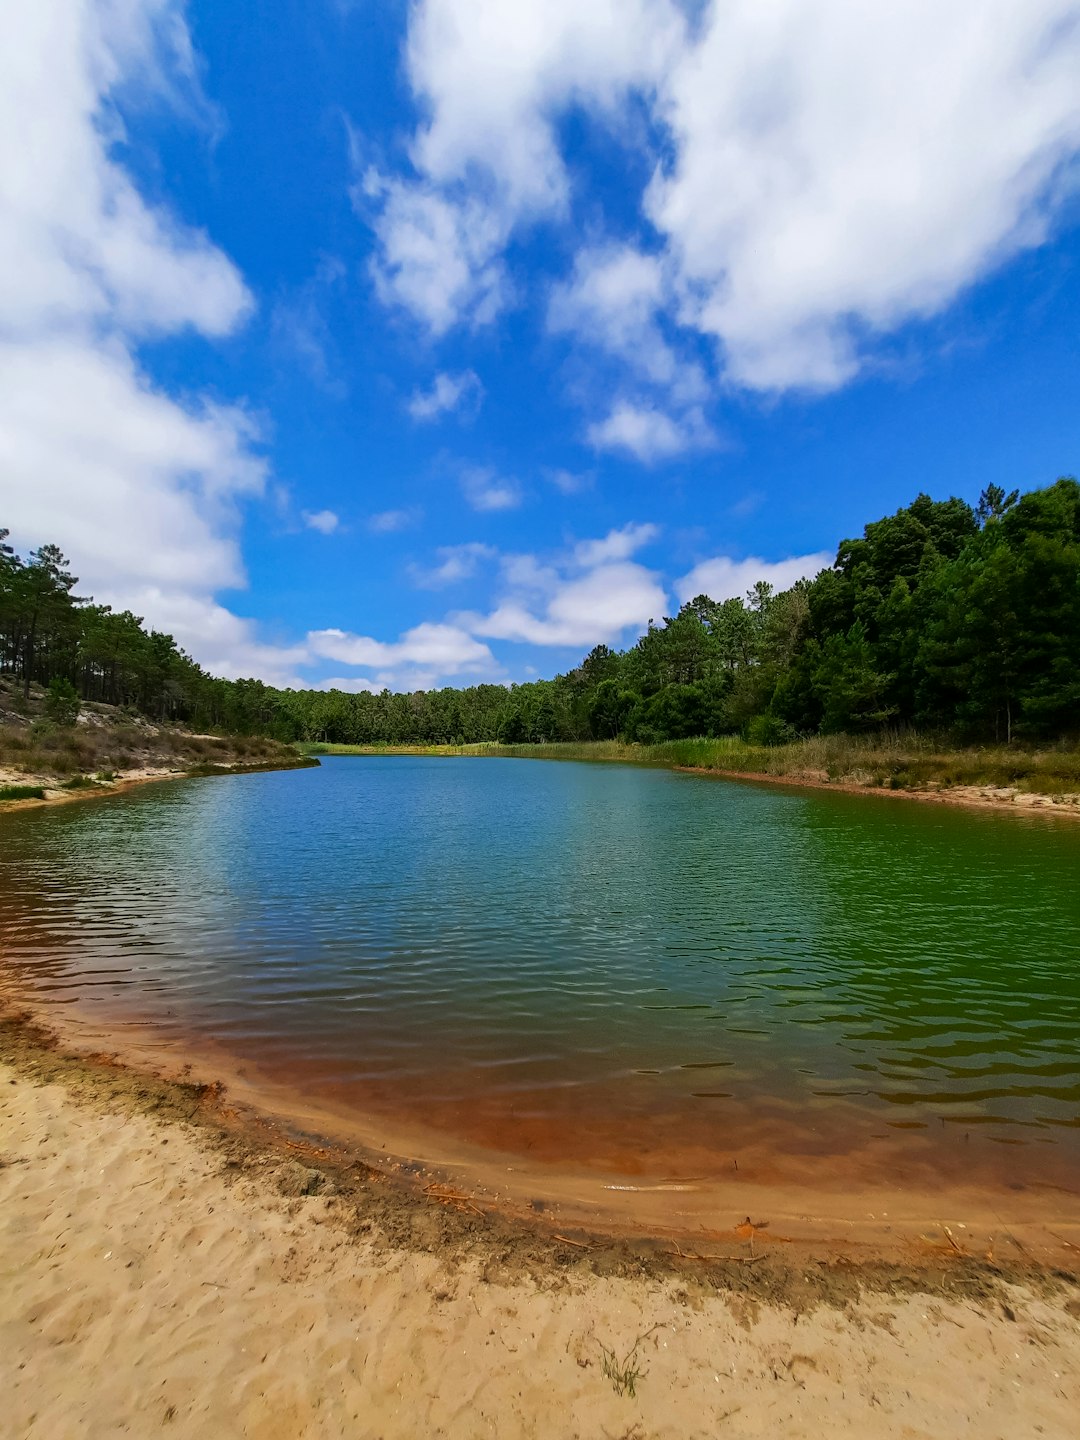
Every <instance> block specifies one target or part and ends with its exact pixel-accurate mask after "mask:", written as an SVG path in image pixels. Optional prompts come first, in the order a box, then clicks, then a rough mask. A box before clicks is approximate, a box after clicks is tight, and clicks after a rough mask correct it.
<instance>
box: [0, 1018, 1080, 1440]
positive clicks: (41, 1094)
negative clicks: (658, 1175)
mask: <svg viewBox="0 0 1080 1440" xmlns="http://www.w3.org/2000/svg"><path fill="white" fill-rule="evenodd" d="M7 1053H8V1057H9V1062H10V1063H5V1064H0V1272H2V1274H3V1277H4V1282H3V1296H4V1303H3V1313H2V1318H0V1327H2V1330H0V1382H2V1385H3V1396H4V1402H3V1420H2V1422H0V1429H2V1430H3V1433H5V1434H11V1435H13V1436H15V1435H17V1436H26V1437H48V1440H59V1437H68V1436H71V1437H75V1436H79V1437H82V1436H113V1435H116V1434H122V1433H128V1434H133V1435H149V1434H157V1433H159V1431H160V1432H161V1433H164V1434H169V1435H176V1436H199V1437H210V1436H257V1437H267V1440H272V1437H282V1440H286V1437H288V1440H294V1437H307V1436H319V1437H323V1436H325V1437H337V1436H349V1437H368V1436H372V1437H374V1436H380V1437H383V1440H391V1437H406V1436H408V1437H412V1436H420V1435H423V1436H452V1437H472V1436H481V1435H488V1434H490V1435H498V1436H500V1437H516V1436H544V1437H548V1436H560V1437H562V1436H566V1437H573V1436H580V1437H583V1440H584V1437H589V1440H592V1437H601V1436H605V1435H607V1436H613V1437H627V1440H629V1437H635V1440H645V1437H661V1436H665V1437H676V1436H677V1437H698V1436H701V1437H705V1436H709V1437H713V1436H729V1435H730V1436H735V1437H739V1436H746V1437H750V1436H770V1437H771V1436H776V1435H783V1436H785V1437H797V1436H807V1437H810V1436H813V1437H818V1436H824V1435H829V1436H831V1437H845V1436H851V1437H855V1436H858V1437H866V1436H874V1437H879V1436H880V1437H893V1436H895V1437H905V1440H915V1437H922V1436H927V1437H930V1436H932V1437H935V1440H948V1437H953V1436H956V1437H959V1436H968V1435H973V1436H974V1435H978V1436H979V1437H994V1436H1001V1437H1009V1440H1022V1437H1026V1436H1032V1437H1034V1436H1043V1437H1048V1440H1056V1437H1062V1440H1064V1437H1069V1440H1072V1437H1074V1436H1075V1434H1076V1417H1077V1415H1078V1414H1080V1285H1078V1284H1077V1282H1076V1279H1075V1277H1071V1275H1070V1269H1069V1268H1066V1267H1056V1268H1054V1269H1046V1268H1044V1267H1039V1266H1026V1265H1025V1264H1024V1263H1023V1260H1022V1257H1021V1258H1020V1259H1019V1260H1018V1259H1016V1258H1010V1260H1009V1261H1008V1262H1007V1263H1006V1262H1005V1261H1000V1262H999V1263H995V1264H993V1265H988V1264H986V1263H985V1261H984V1260H980V1261H978V1262H976V1261H975V1260H974V1259H973V1258H967V1257H961V1256H959V1255H951V1256H950V1255H948V1254H945V1255H943V1256H941V1257H939V1258H938V1259H936V1260H934V1261H930V1260H927V1261H926V1262H925V1263H924V1264H923V1265H922V1266H921V1267H915V1268H913V1267H911V1266H907V1267H897V1266H892V1267H889V1266H879V1267H873V1266H865V1267H862V1266H856V1265H851V1264H844V1263H836V1262H835V1261H830V1260H828V1259H823V1260H820V1261H814V1260H813V1259H812V1258H810V1257H809V1256H803V1257H801V1258H800V1259H799V1260H798V1261H797V1262H795V1263H794V1264H793V1257H791V1256H788V1257H783V1256H778V1255H774V1254H772V1253H769V1241H768V1236H767V1234H763V1235H761V1236H759V1239H758V1247H759V1253H761V1252H764V1253H763V1258H762V1259H761V1261H760V1263H755V1264H752V1265H751V1264H744V1265H738V1264H736V1265H729V1266H717V1265H713V1264H702V1263H698V1262H693V1261H689V1262H686V1263H685V1264H684V1263H683V1262H681V1261H680V1260H679V1259H678V1257H677V1256H675V1255H672V1254H670V1253H669V1254H668V1255H666V1256H654V1257H653V1258H651V1259H650V1257H649V1256H648V1255H647V1254H643V1253H641V1252H640V1251H635V1250H634V1249H633V1248H632V1247H622V1248H620V1247H618V1246H616V1247H614V1248H612V1249H609V1250H605V1251H603V1252H593V1251H590V1250H587V1249H581V1248H579V1247H578V1246H576V1245H570V1244H568V1243H566V1242H565V1241H563V1240H560V1239H559V1238H558V1236H557V1235H553V1234H552V1233H551V1232H550V1230H548V1231H545V1230H543V1229H542V1228H540V1227H537V1229H536V1230H535V1232H533V1233H532V1234H529V1233H528V1232H526V1231H523V1230H521V1229H520V1227H519V1228H515V1227H514V1225H513V1224H510V1223H508V1222H506V1223H504V1222H501V1221H499V1220H498V1218H497V1217H493V1216H489V1215H480V1214H478V1213H473V1211H472V1210H470V1209H469V1207H468V1205H467V1204H465V1203H461V1202H454V1201H448V1200H446V1199H440V1197H439V1195H438V1194H437V1193H436V1194H429V1195H427V1196H424V1195H416V1194H413V1195H412V1196H404V1195H402V1196H400V1197H397V1196H395V1194H394V1193H392V1189H393V1187H392V1186H391V1185H390V1183H389V1182H388V1181H385V1180H384V1179H382V1178H381V1177H379V1176H378V1175H376V1174H370V1173H368V1174H366V1175H364V1176H363V1177H361V1179H360V1180H359V1181H358V1182H357V1184H356V1185H352V1184H350V1183H347V1182H346V1179H345V1177H343V1176H341V1175H340V1174H339V1175H335V1172H334V1171H333V1170H332V1169H325V1168H323V1169H320V1168H319V1164H318V1157H317V1156H313V1155H312V1154H310V1153H304V1152H302V1151H299V1150H296V1151H294V1152H293V1153H292V1154H290V1153H289V1151H288V1150H287V1149H284V1150H283V1149H281V1148H280V1147H278V1148H273V1147H267V1146H264V1145H260V1144H258V1143H255V1142H254V1141H252V1140H251V1138H250V1137H245V1136H243V1135H242V1134H239V1133H236V1132H230V1130H229V1128H228V1126H227V1125H224V1124H218V1122H217V1120H215V1121H214V1122H213V1123H207V1124H203V1123H201V1122H202V1117H203V1114H204V1112H206V1111H207V1110H208V1109H212V1108H213V1106H212V1101H213V1097H212V1096H209V1097H208V1096H207V1094H206V1092H203V1091H199V1090H196V1089H194V1088H190V1089H187V1090H185V1089H184V1088H183V1087H180V1086H176V1085H172V1086H169V1085H164V1084H161V1083H160V1082H156V1081H153V1080H149V1079H147V1080H146V1081H145V1083H143V1082H140V1081H139V1079H138V1077H135V1076H132V1075H131V1074H130V1073H125V1072H121V1071H116V1072H110V1069H109V1067H108V1066H102V1065H98V1066H97V1067H96V1069H95V1067H94V1066H93V1065H92V1064H90V1065H86V1064H84V1063H83V1062H82V1061H71V1062H60V1061H57V1062H55V1063H53V1062H48V1061H47V1060H45V1061H43V1060H42V1059H41V1055H42V1054H44V1053H45V1052H34V1050H33V1048H32V1047H31V1046H28V1045H25V1044H24V1045H23V1046H22V1047H21V1049H17V1053H14V1054H13V1052H12V1050H11V1048H10V1047H9V1048H8V1052H7ZM35 1054H36V1055H37V1058H36V1059H35ZM297 1157H298V1158H297ZM605 1271H606V1272H607V1273H598V1272H605ZM639 1337H643V1338H639ZM605 1347H606V1353H607V1354H608V1356H609V1357H610V1356H611V1355H613V1356H614V1361H615V1363H614V1364H612V1363H611V1362H610V1358H609V1362H608V1363H607V1364H605ZM613 1372H614V1373H613ZM633 1372H637V1373H636V1375H634V1380H633V1385H632V1389H633V1391H634V1393H633V1394H632V1395H631V1394H629V1393H622V1394H619V1393H617V1391H618V1390H619V1389H620V1388H621V1389H623V1390H624V1392H625V1391H627V1390H628V1389H629V1388H631V1387H630V1385H629V1383H628V1377H629V1375H630V1374H631V1373H633ZM620 1381H621V1383H620Z"/></svg>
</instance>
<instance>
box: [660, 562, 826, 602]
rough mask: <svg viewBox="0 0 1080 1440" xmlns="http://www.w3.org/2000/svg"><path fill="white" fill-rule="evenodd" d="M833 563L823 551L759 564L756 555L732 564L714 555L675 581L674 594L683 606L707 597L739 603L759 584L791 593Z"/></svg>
mask: <svg viewBox="0 0 1080 1440" xmlns="http://www.w3.org/2000/svg"><path fill="white" fill-rule="evenodd" d="M832 563H833V554H832V552H831V551H826V550H819V551H817V552H815V553H814V554H812V555H791V556H789V557H788V558H787V559H786V560H762V559H760V558H759V557H758V556H756V555H750V556H748V557H747V558H746V559H745V560H734V559H732V557H731V556H730V555H716V556H714V557H713V558H712V559H711V560H702V561H701V562H700V564H697V565H695V566H694V568H693V569H692V570H691V571H690V572H689V574H687V575H683V576H681V578H680V579H678V580H676V581H675V593H676V595H678V597H679V600H680V601H681V602H682V603H684V604H685V602H686V601H687V600H692V599H693V598H694V596H695V595H708V596H709V598H710V599H712V600H732V599H736V598H740V599H741V598H742V597H743V596H745V594H746V592H747V591H748V590H750V589H752V588H753V586H754V585H756V584H757V582H758V581H759V580H764V581H766V582H767V583H768V584H770V585H771V586H772V587H773V589H774V590H790V589H791V587H792V585H794V584H795V581H796V580H803V579H813V577H814V576H815V575H817V574H818V572H819V571H821V570H825V569H827V568H828V567H829V566H830V565H831V564H832Z"/></svg>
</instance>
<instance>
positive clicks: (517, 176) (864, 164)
mask: <svg viewBox="0 0 1080 1440" xmlns="http://www.w3.org/2000/svg"><path fill="white" fill-rule="evenodd" d="M688 8H689V7H686V6H680V5H676V4H675V3H665V0H627V3H616V0H518V3H517V4H515V5H513V6H505V5H495V4H480V5H478V4H475V3H473V0H418V3H417V4H416V5H415V6H414V7H413V8H412V10H411V12H410V22H409V33H408V41H407V49H406V62H407V73H408V77H409V81H410V83H411V86H412V89H413V92H414V94H415V96H416V99H417V101H418V104H419V106H420V108H421V111H422V114H423V119H422V121H421V123H420V124H419V126H418V127H417V129H416V131H415V132H414V134H413V136H412V142H411V146H410V150H409V158H410V164H411V169H410V171H409V173H407V174H404V175H400V176H396V177H393V178H390V179H386V178H380V179H378V180H377V181H372V182H371V183H370V184H369V186H368V190H369V200H370V203H371V204H372V205H373V207H374V221H373V223H374V225H375V229H376V235H377V239H378V242H379V260H378V266H379V275H380V284H381V286H382V291H383V294H384V296H385V297H386V298H388V299H391V300H393V301H394V303H397V304H401V305H404V306H406V307H408V308H410V309H412V310H413V311H414V312H415V313H416V314H417V315H418V316H419V317H420V318H421V319H423V320H424V321H426V323H427V324H428V325H429V326H430V327H431V328H432V329H434V330H437V331H439V332H442V331H445V330H447V329H449V328H450V327H451V326H452V325H453V324H455V323H457V322H459V321H461V320H465V321H467V322H469V323H473V324H475V323H479V322H480V321H482V320H483V319H485V318H491V317H492V316H493V315H494V314H495V313H496V312H497V311H498V309H499V308H500V306H502V305H504V304H505V303H507V301H508V298H509V295H510V290H509V286H508V281H507V278H506V269H505V266H506V253H507V250H508V247H509V245H510V243H511V241H512V240H513V238H514V237H515V235H517V234H520V233H521V232H522V231H523V230H525V229H526V228H528V227H531V226H534V225H536V224H537V223H538V222H541V221H543V222H545V223H555V224H560V223H566V222H567V221H568V220H569V219H570V217H571V215H572V208H571V207H572V203H573V201H574V199H575V194H574V186H575V184H576V183H579V182H578V180H577V179H576V178H575V179H574V180H572V179H571V174H570V171H569V169H568V167H567V164H566V157H565V155H564V153H563V151H562V148H561V134H562V131H561V128H560V127H561V124H562V122H563V121H564V120H565V118H566V117H567V115H568V114H570V113H571V112H572V111H575V112H578V113H580V112H582V111H584V112H585V113H587V114H588V115H589V116H590V117H591V118H592V119H593V120H595V121H598V122H599V123H601V124H607V125H609V126H610V127H611V128H612V129H613V131H614V132H615V133H617V134H618V133H622V134H624V135H630V136H633V142H632V143H633V144H634V146H635V148H636V153H635V155H634V157H633V158H634V160H635V163H636V164H638V165H640V161H641V160H642V158H644V159H645V160H646V162H647V163H650V162H651V168H652V178H651V181H650V182H649V183H648V184H647V185H646V187H645V189H644V191H643V193H642V194H641V197H640V209H639V215H638V220H639V222H640V233H641V234H648V235H650V237H651V240H650V245H649V249H648V253H646V252H645V251H643V250H641V249H640V248H639V247H637V246H635V244H634V243H619V244H615V243H614V242H611V241H606V240H603V239H601V240H600V241H599V242H598V241H597V239H596V237H595V236H594V235H590V236H589V238H588V239H587V241H586V242H585V243H584V244H583V245H581V246H580V247H579V250H578V253H577V255H576V256H575V259H574V261H573V265H572V270H571V273H570V274H569V276H567V277H566V278H565V279H564V280H563V281H561V282H560V283H559V284H558V285H557V286H556V287H555V290H554V293H553V295H552V299H551V305H550V309H549V321H550V324H551V326H552V328H553V329H554V330H556V331H560V332H568V333H573V334H574V335H575V337H577V338H578V339H579V340H580V339H584V340H585V342H586V343H588V344H590V345H593V346H595V347H597V348H602V349H604V350H605V351H607V352H609V353H612V354H616V353H617V354H618V355H619V356H620V357H621V358H622V361H623V363H624V364H625V366H626V368H627V371H628V372H629V373H630V374H632V375H634V376H636V378H637V379H638V381H640V383H641V384H642V385H643V386H645V387H646V388H645V390H644V392H643V393H641V394H638V393H636V392H634V391H633V390H632V389H629V388H627V389H626V390H625V400H624V401H623V402H622V403H621V404H618V405H617V406H616V407H615V409H614V410H613V411H612V412H611V413H610V414H609V416H608V417H607V419H606V420H600V421H598V422H597V423H596V425H594V427H593V429H592V431H591V432H590V433H591V435H592V438H593V442H594V443H597V444H600V445H604V444H607V443H608V442H609V441H610V442H611V443H613V444H615V445H616V446H618V447H619V448H622V449H624V450H627V451H629V452H630V453H632V454H637V455H640V456H641V457H642V458H644V459H650V458H651V459H659V458H664V457H665V456H670V455H673V454H677V453H678V452H679V450H680V449H683V448H686V447H685V439H686V436H687V434H688V433H690V432H691V431H694V430H696V431H697V432H698V433H699V434H700V432H701V428H702V424H703V421H702V420H701V419H700V417H699V418H698V419H697V420H696V421H695V422H694V424H693V425H691V426H690V427H689V431H688V428H687V424H686V417H685V414H684V413H683V411H685V409H686V407H688V406H690V407H692V406H694V405H698V404H701V403H703V400H702V396H701V394H700V392H701V391H702V387H703V386H704V385H705V384H706V383H711V385H712V388H713V392H714V393H716V391H717V389H718V387H719V386H720V385H722V384H723V383H735V384H738V385H741V386H744V387H749V388H751V389H756V390H762V391H780V390H785V389H791V388H802V389H810V390H828V389H832V388H835V387H837V386H840V385H843V384H844V383H845V382H847V381H848V380H850V379H851V378H852V377H853V376H855V375H856V374H857V373H859V371H860V369H862V368H863V367H864V366H865V365H866V364H867V363H868V362H872V360H873V358H874V354H875V343H876V342H877V341H878V340H879V339H880V338H881V337H883V336H887V335H888V334H890V333H891V332H894V331H895V330H897V329H898V328H899V327H900V326H902V325H904V324H905V323H906V322H908V321H910V320H912V319H918V318H922V317H927V316H930V315H934V314H936V313H938V312H940V311H941V310H943V309H944V308H945V307H946V306H948V305H949V304H950V303H951V302H952V301H954V300H955V299H956V297H957V296H958V295H959V294H960V293H961V292H962V291H963V290H964V289H965V287H967V286H970V285H971V284H972V283H974V282H976V281H978V280H979V279H980V278H982V277H984V276H985V275H987V274H988V273H989V272H990V271H992V270H993V269H994V268H995V267H996V266H999V265H1000V264H1002V263H1003V262H1004V261H1005V260H1007V259H1008V258H1009V257H1010V256H1012V255H1014V254H1016V253H1017V252H1018V251H1019V250H1021V249H1023V248H1025V247H1029V246H1032V245H1037V244H1039V243H1041V242H1042V241H1043V240H1044V239H1045V238H1046V236H1047V234H1048V231H1049V230H1050V228H1051V227H1052V225H1053V223H1054V219H1055V216H1056V214H1057V213H1058V211H1059V209H1060V205H1061V203H1062V201H1063V199H1064V198H1065V197H1066V196H1067V195H1068V194H1069V193H1070V191H1071V190H1072V189H1073V188H1074V186H1075V179H1076V174H1077V167H1076V166H1075V165H1074V164H1071V162H1073V161H1075V158H1076V155H1077V151H1078V150H1080V90H1078V87H1077V85H1076V83H1075V79H1076V75H1077V73H1078V72H1080V5H1078V4H1077V0H1029V3H1027V4H1025V5H1023V6H1020V5H1016V4H1015V3H1014V0H958V3H956V4H952V5H947V6H942V5H940V4H938V3H935V0H906V3H904V4H899V3H885V4H878V5H863V6H858V5H851V4H850V3H848V0H776V3H774V4H771V5H767V6H762V5H760V4H755V3H753V0H726V3H723V4H720V3H716V0H713V3H705V4H703V5H701V6H696V7H694V16H693V23H690V22H689V21H688V19H687V17H686V12H687V10H688ZM642 110H644V112H645V114H646V115H647V117H648V124H646V125H645V126H642V125H640V124H630V123H628V117H630V116H631V114H635V115H636V114H640V113H641V111H642ZM620 126H621V129H620ZM649 145H652V147H653V150H652V153H651V155H650V154H649V153H648V146H649ZM643 148H644V150H645V154H644V156H643V155H642V149H643ZM577 176H583V177H585V183H587V169H585V168H584V167H581V166H579V167H578V168H577V170H576V171H575V177H577ZM581 198H584V199H585V200H586V201H589V200H590V199H591V198H592V197H590V196H589V195H588V194H587V192H586V193H585V194H584V195H583V196H582V197H581ZM594 208H595V207H594ZM661 322H662V323H661ZM703 343H704V344H705V346H706V347H707V348H708V349H711V352H712V355H713V357H714V367H715V368H714V373H713V376H712V379H711V382H708V381H707V377H706V374H705V371H704V369H703V367H702V364H701V362H700V359H699V358H698V357H697V355H696V354H695V350H696V349H697V348H699V347H701V346H702V344H703ZM649 387H652V390H653V391H655V390H660V391H663V392H664V393H665V394H666V395H667V396H668V397H669V398H668V399H667V400H664V399H663V398H662V397H661V396H660V395H659V394H656V393H651V391H650V388H649Z"/></svg>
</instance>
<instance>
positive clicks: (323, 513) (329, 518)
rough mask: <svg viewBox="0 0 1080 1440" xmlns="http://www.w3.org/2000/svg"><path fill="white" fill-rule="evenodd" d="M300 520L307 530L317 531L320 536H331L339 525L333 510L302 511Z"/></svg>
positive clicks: (339, 522)
mask: <svg viewBox="0 0 1080 1440" xmlns="http://www.w3.org/2000/svg"><path fill="white" fill-rule="evenodd" d="M301 519H302V520H303V522H304V524H305V525H306V526H307V527H308V529H309V530H318V531H319V533H320V535H332V534H333V533H334V531H335V530H336V529H337V528H338V526H339V525H340V524H341V521H340V519H339V518H338V516H337V515H336V514H335V513H334V511H333V510H304V511H302V512H301Z"/></svg>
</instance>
